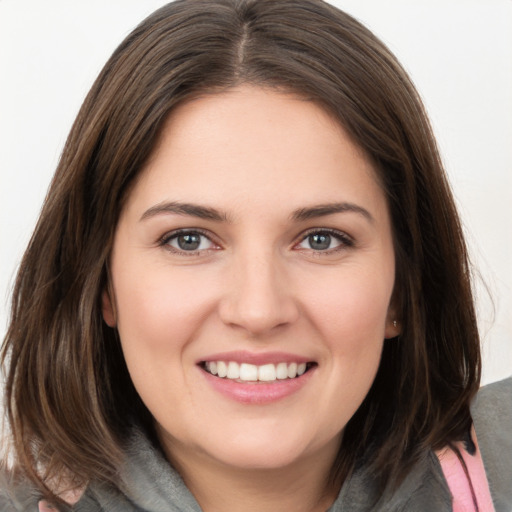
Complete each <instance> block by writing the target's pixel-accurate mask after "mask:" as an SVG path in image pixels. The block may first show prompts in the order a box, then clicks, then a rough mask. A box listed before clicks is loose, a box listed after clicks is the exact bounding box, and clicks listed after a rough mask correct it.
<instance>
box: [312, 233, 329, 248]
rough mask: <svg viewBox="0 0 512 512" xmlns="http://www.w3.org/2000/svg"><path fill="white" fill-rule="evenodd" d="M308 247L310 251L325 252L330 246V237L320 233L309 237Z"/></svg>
mask: <svg viewBox="0 0 512 512" xmlns="http://www.w3.org/2000/svg"><path fill="white" fill-rule="evenodd" d="M309 245H310V247H311V249H316V250H318V251H325V249H329V246H330V245H331V236H330V235H326V234H322V233H316V234H314V235H309Z"/></svg>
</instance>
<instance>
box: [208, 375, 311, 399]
mask: <svg viewBox="0 0 512 512" xmlns="http://www.w3.org/2000/svg"><path fill="white" fill-rule="evenodd" d="M200 370H201V372H202V373H203V375H204V377H205V379H206V381H207V382H208V384H209V385H211V386H212V387H213V388H214V389H215V390H216V391H218V392H219V393H221V394H222V395H224V396H226V397H227V398H230V399H231V400H234V401H236V402H240V403H243V404H269V403H272V402H277V401H278V400H282V399H283V398H286V397H288V396H290V395H293V394H294V393H297V392H298V391H299V390H300V389H301V388H302V387H303V386H304V385H305V384H306V383H307V382H308V381H309V380H310V378H311V377H312V375H313V373H314V372H315V370H316V366H315V367H313V368H310V369H309V370H308V371H307V372H306V373H304V374H302V375H301V376H300V377H296V378H294V379H283V380H275V381H272V382H240V381H235V380H231V379H226V378H221V377H216V376H214V375H212V374H211V373H208V372H207V371H205V370H203V369H202V368H200Z"/></svg>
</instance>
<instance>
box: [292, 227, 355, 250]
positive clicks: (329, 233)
mask: <svg viewBox="0 0 512 512" xmlns="http://www.w3.org/2000/svg"><path fill="white" fill-rule="evenodd" d="M353 245H354V243H353V241H352V239H351V238H350V237H349V236H348V235H346V234H345V233H342V232H341V231H336V230H325V229H323V230H315V231H310V232H309V233H307V234H306V235H305V236H304V238H303V239H302V240H301V242H300V243H299V244H298V245H297V247H298V248H300V249H308V250H312V251H324V252H330V251H333V250H336V249H340V248H343V247H352V246H353Z"/></svg>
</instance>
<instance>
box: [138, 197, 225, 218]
mask: <svg viewBox="0 0 512 512" xmlns="http://www.w3.org/2000/svg"><path fill="white" fill-rule="evenodd" d="M168 213H171V214H172V213H174V214H177V215H188V216H192V217H197V218H199V219H206V220H213V221H217V222H227V221H228V220H229V219H228V217H227V215H226V214H225V213H222V212H220V211H219V210H216V209H215V208H210V207H209V206H201V205H198V204H193V203H180V202H177V201H171V202H163V203H159V204H157V205H155V206H152V207H151V208H149V209H148V210H146V211H145V212H144V213H143V214H142V217H141V218H140V220H145V219H149V218H151V217H155V216H156V215H162V214H168Z"/></svg>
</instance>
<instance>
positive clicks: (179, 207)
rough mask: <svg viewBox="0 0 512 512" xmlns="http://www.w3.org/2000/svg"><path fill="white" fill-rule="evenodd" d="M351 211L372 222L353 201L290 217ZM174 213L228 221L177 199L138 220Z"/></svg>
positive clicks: (210, 210)
mask: <svg viewBox="0 0 512 512" xmlns="http://www.w3.org/2000/svg"><path fill="white" fill-rule="evenodd" d="M345 212H352V213H357V214H359V215H362V216H363V217H365V218H366V219H367V220H368V221H369V222H371V223H373V222H374V221H375V219H374V218H373V217H372V215H371V213H370V212H369V211H368V210H366V209H365V208H363V207H362V206H358V205H356V204H353V203H346V202H343V203H327V204H320V205H315V206H310V207H306V208H299V209H298V210H295V211H294V212H293V213H292V214H291V216H290V218H291V220H292V221H295V222H300V221H305V220H309V219H314V218H317V217H326V216H327V215H333V214H335V213H345ZM165 214H176V215H186V216H192V217H197V218H199V219H206V220H213V221H216V222H229V221H230V220H229V217H228V215H227V214H226V213H224V212H221V211H219V210H217V209H215V208H212V207H210V206H201V205H198V204H194V203H181V202H178V201H166V202H162V203H158V204H156V205H155V206H152V207H151V208H149V209H148V210H146V211H145V212H144V213H143V214H142V216H141V218H140V220H141V221H142V220H145V219H149V218H152V217H155V216H157V215H165Z"/></svg>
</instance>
